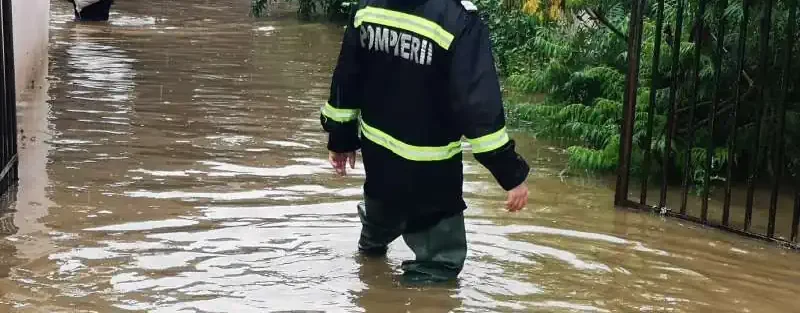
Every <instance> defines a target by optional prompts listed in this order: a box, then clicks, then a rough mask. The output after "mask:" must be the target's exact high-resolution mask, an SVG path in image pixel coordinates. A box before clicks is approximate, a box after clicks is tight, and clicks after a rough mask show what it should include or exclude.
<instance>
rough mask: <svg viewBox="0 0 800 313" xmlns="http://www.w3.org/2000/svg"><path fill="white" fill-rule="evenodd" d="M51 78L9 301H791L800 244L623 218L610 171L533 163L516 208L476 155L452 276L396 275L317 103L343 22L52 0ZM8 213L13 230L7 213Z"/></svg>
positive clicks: (599, 308) (617, 306)
mask: <svg viewBox="0 0 800 313" xmlns="http://www.w3.org/2000/svg"><path fill="white" fill-rule="evenodd" d="M52 2H53V4H52V15H51V28H50V37H51V45H50V63H49V73H48V74H47V77H43V79H46V81H47V86H46V88H43V89H41V90H40V91H39V93H38V94H36V95H32V96H31V97H30V99H29V100H27V101H26V102H25V103H24V106H23V107H21V109H20V116H21V117H20V126H19V128H20V129H21V130H22V134H21V139H20V149H21V160H22V164H21V167H20V176H21V177H22V178H21V182H20V186H19V188H18V189H17V190H16V191H15V194H14V195H13V197H12V199H11V200H12V202H11V203H10V205H11V206H12V208H13V209H15V210H16V211H15V212H13V213H7V214H6V215H5V219H3V220H2V221H3V222H4V223H3V225H4V227H2V233H3V234H4V235H3V237H2V238H0V274H2V276H0V277H2V279H0V311H1V312H237V313H244V312H278V311H283V312H286V311H324V312H399V311H403V312H405V311H409V312H448V311H451V310H452V311H459V312H753V313H771V312H776V313H778V312H780V313H783V312H797V311H800V309H798V308H800V299H798V297H797V296H796V295H797V294H798V293H800V254H798V253H796V252H791V251H787V250H784V249H781V248H778V247H776V246H774V245H770V244H765V243H762V242H758V241H753V240H748V239H744V238H741V237H738V236H735V235H732V234H727V233H723V232H719V231H715V230H709V229H704V228H702V227H699V226H696V225H694V224H687V223H684V222H681V221H678V220H674V219H665V218H660V217H657V216H653V215H648V214H641V213H636V212H629V211H625V210H616V209H615V208H614V207H613V206H612V203H613V180H610V179H608V178H607V177H593V176H589V175H583V176H573V177H560V176H559V172H560V171H561V170H562V169H563V167H564V164H565V157H564V155H563V153H561V150H560V149H558V148H556V147H553V146H552V145H550V144H549V143H546V142H542V141H540V140H537V139H535V138H532V137H531V136H529V135H526V134H524V133H514V134H513V136H514V138H516V139H517V141H518V142H519V147H520V151H521V153H522V154H523V155H524V156H525V157H526V158H527V159H528V160H529V161H530V163H531V165H532V167H533V168H534V171H533V173H532V176H531V178H530V180H529V184H530V188H531V200H530V204H529V206H528V208H527V209H526V210H524V211H522V212H521V213H518V214H509V213H506V212H505V211H504V210H503V207H504V200H505V194H504V193H503V192H502V190H501V189H500V188H499V187H498V186H497V185H496V183H495V181H494V179H493V178H492V177H491V175H490V174H489V172H488V171H487V170H485V169H484V168H482V167H481V166H480V165H479V164H478V163H477V162H475V161H474V159H473V158H472V157H471V156H470V155H469V154H466V155H465V170H466V175H465V179H466V182H465V193H466V197H467V200H468V201H467V202H468V204H469V205H470V209H469V210H468V211H467V212H466V213H467V216H468V220H467V231H468V239H469V244H470V251H469V256H468V259H467V263H466V267H465V269H464V272H463V274H462V276H461V279H460V281H459V282H458V283H457V284H455V285H448V286H438V287H427V288H421V289H418V288H408V287H403V286H400V285H399V284H397V283H395V280H394V279H393V275H396V274H398V268H399V264H400V262H401V261H402V260H403V259H406V258H409V257H412V253H411V252H410V250H409V249H408V248H406V247H405V245H404V244H403V243H402V241H398V242H396V243H395V244H394V245H393V246H392V247H391V249H390V252H389V255H388V258H387V260H386V261H383V260H365V259H361V258H360V257H358V255H357V254H356V240H357V238H358V237H357V236H358V233H359V231H360V224H359V222H358V217H357V215H356V203H357V202H358V201H359V200H360V199H361V191H362V189H361V184H362V181H363V168H362V167H361V164H359V165H358V168H357V169H356V171H355V172H354V173H353V175H351V176H349V177H344V178H341V177H336V176H335V175H334V174H333V173H332V169H331V168H330V166H329V165H328V164H327V161H326V157H327V152H326V150H325V141H326V136H325V134H324V133H323V132H322V130H321V127H320V125H319V119H318V114H319V108H320V106H321V104H323V103H324V101H325V100H326V99H327V94H328V86H329V83H330V81H329V78H330V75H331V71H332V69H333V65H334V62H335V60H336V57H337V54H338V51H339V41H340V39H341V33H342V29H341V27H339V26H335V25H324V24H317V23H300V22H298V21H297V20H296V19H295V17H294V13H293V12H288V13H285V14H278V15H277V16H274V17H271V18H268V19H263V20H258V21H254V20H253V19H251V18H249V17H248V16H247V13H248V10H249V3H248V1H246V0H226V1H206V0H183V1H166V0H154V1H118V2H117V4H116V5H115V7H114V12H113V15H112V18H111V21H110V22H109V23H108V24H77V23H74V22H73V21H72V11H71V8H70V7H69V4H68V3H67V2H64V1H52ZM12 222H13V225H10V226H9V225H6V224H8V223H12Z"/></svg>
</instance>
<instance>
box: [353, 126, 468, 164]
mask: <svg viewBox="0 0 800 313" xmlns="http://www.w3.org/2000/svg"><path fill="white" fill-rule="evenodd" d="M361 133H362V135H363V136H365V137H367V139H369V140H370V141H372V142H374V143H376V144H378V145H380V146H382V147H384V148H386V149H389V150H390V151H392V152H394V153H395V154H397V155H399V156H400V157H402V158H404V159H408V160H411V161H441V160H447V159H450V158H452V157H454V156H455V155H457V154H459V153H460V152H461V141H455V142H451V143H450V144H448V145H447V146H442V147H421V146H412V145H409V144H407V143H404V142H402V141H400V140H397V139H395V138H394V137H392V136H390V135H389V134H387V133H384V132H382V131H380V130H378V129H377V128H374V127H372V126H369V125H367V124H366V123H364V120H361Z"/></svg>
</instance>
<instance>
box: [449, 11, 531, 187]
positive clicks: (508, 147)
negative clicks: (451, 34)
mask: <svg viewBox="0 0 800 313" xmlns="http://www.w3.org/2000/svg"><path fill="white" fill-rule="evenodd" d="M466 19H467V21H466V25H465V27H464V28H463V30H462V32H461V34H460V35H459V36H458V37H457V38H456V41H455V42H454V44H453V48H452V49H453V50H452V59H451V62H452V64H450V73H449V81H450V86H449V88H450V100H451V103H450V108H451V110H452V113H453V115H454V117H455V120H456V121H457V125H459V126H458V127H460V131H461V133H462V134H463V135H464V137H466V138H467V141H468V142H469V143H470V145H471V146H472V153H473V155H474V156H475V158H476V159H477V160H478V162H480V163H481V164H482V165H483V166H484V167H486V168H487V169H488V170H489V171H490V172H491V173H492V175H493V176H494V178H495V179H496V180H497V182H498V183H499V184H500V186H502V187H503V189H505V190H511V189H513V188H514V187H517V186H519V185H520V184H522V183H523V182H524V181H525V179H526V178H527V177H528V173H529V171H530V167H529V166H528V163H527V162H526V161H525V160H524V159H523V158H522V157H521V156H520V155H519V154H517V152H516V151H515V144H514V141H513V140H512V139H511V138H510V137H509V135H508V133H506V127H505V112H504V109H503V101H502V96H501V92H500V83H499V81H498V77H497V72H496V70H495V64H494V56H493V55H492V50H491V42H490V41H489V30H488V29H487V27H486V25H485V24H484V23H483V21H481V19H480V17H479V16H478V15H477V14H474V13H471V12H470V13H468V14H467V16H466Z"/></svg>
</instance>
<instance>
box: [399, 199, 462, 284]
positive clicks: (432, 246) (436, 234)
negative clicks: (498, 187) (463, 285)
mask: <svg viewBox="0 0 800 313" xmlns="http://www.w3.org/2000/svg"><path fill="white" fill-rule="evenodd" d="M403 239H404V240H405V242H406V244H407V245H408V247H409V248H411V250H412V251H414V254H415V255H416V260H414V261H404V262H403V265H402V268H403V281H404V282H405V283H412V284H418V283H440V282H447V281H455V280H456V278H457V277H458V275H459V274H460V273H461V270H462V269H463V268H464V262H465V260H466V258H467V236H466V230H465V229H464V213H463V212H460V213H458V214H456V215H452V216H450V217H447V218H444V219H442V220H440V221H439V222H438V223H436V224H434V225H433V226H432V227H428V228H426V229H424V230H421V231H417V232H414V233H407V234H404V235H403Z"/></svg>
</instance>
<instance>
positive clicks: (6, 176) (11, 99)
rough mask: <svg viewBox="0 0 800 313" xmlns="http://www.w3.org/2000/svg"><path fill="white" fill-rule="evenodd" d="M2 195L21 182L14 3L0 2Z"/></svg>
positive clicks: (0, 0)
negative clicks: (18, 155) (15, 71)
mask: <svg viewBox="0 0 800 313" xmlns="http://www.w3.org/2000/svg"><path fill="white" fill-rule="evenodd" d="M0 11H2V12H0V18H2V24H0V25H2V29H0V34H1V35H2V40H0V51H2V58H0V75H2V83H0V95H1V96H2V98H1V99H0V193H5V192H6V191H8V190H9V188H10V187H11V186H13V185H14V184H15V183H16V182H17V179H18V172H17V166H18V164H19V159H18V157H17V109H16V102H17V101H16V94H15V93H16V89H15V88H16V87H15V83H14V39H13V33H14V32H13V29H12V22H11V16H12V13H11V12H12V10H11V0H0Z"/></svg>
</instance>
